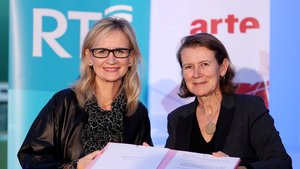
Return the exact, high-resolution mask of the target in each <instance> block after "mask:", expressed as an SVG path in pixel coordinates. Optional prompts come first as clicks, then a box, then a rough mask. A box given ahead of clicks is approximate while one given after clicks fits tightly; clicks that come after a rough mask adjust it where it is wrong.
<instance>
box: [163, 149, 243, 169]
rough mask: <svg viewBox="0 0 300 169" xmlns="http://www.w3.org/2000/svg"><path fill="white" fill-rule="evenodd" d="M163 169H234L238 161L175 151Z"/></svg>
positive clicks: (232, 158)
mask: <svg viewBox="0 0 300 169" xmlns="http://www.w3.org/2000/svg"><path fill="white" fill-rule="evenodd" d="M172 156H173V157H172V159H171V160H170V161H169V162H168V164H167V165H166V167H164V168H165V169H234V168H236V167H237V166H238V164H239V162H240V159H239V158H235V157H214V156H212V155H209V154H201V153H192V152H186V151H176V152H175V154H174V155H172Z"/></svg>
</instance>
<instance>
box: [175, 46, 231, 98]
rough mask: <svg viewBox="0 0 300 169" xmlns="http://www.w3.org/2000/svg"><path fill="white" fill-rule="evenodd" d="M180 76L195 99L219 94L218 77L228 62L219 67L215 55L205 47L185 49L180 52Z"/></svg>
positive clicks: (222, 74) (223, 72) (224, 70)
mask: <svg viewBox="0 0 300 169" xmlns="http://www.w3.org/2000/svg"><path fill="white" fill-rule="evenodd" d="M181 60H182V76H183V79H184V81H185V83H186V86H187V88H188V90H189V91H190V92H191V93H193V94H194V95H195V96H197V97H202V96H210V95H212V94H214V93H216V92H220V87H219V83H220V77H221V76H224V75H225V73H226V70H227V67H228V62H227V60H226V59H224V61H223V63H222V64H221V65H219V64H218V63H217V60H216V59H215V53H214V52H213V51H212V50H209V49H208V48H206V47H202V46H196V47H187V48H184V49H183V50H182V51H181Z"/></svg>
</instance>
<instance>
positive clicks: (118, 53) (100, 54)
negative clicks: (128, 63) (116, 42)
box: [90, 48, 132, 58]
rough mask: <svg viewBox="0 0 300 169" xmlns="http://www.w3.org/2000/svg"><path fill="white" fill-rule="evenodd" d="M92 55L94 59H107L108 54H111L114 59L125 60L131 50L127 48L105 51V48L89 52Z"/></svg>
mask: <svg viewBox="0 0 300 169" xmlns="http://www.w3.org/2000/svg"><path fill="white" fill-rule="evenodd" d="M90 51H91V52H92V53H93V56H94V57H95V58H107V57H108V55H109V54H110V52H112V53H113V55H114V57H116V58H127V57H128V56H129V55H130V52H131V51H132V49H129V48H116V49H107V48H93V49H91V50H90Z"/></svg>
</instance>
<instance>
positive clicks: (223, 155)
mask: <svg viewBox="0 0 300 169" xmlns="http://www.w3.org/2000/svg"><path fill="white" fill-rule="evenodd" d="M212 155H213V156H215V157H229V155H227V154H225V153H223V152H222V151H218V152H213V153H212ZM237 169H247V168H246V167H244V166H238V167H237Z"/></svg>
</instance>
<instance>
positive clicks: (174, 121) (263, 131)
mask: <svg viewBox="0 0 300 169" xmlns="http://www.w3.org/2000/svg"><path fill="white" fill-rule="evenodd" d="M197 104H198V103H197V100H196V99H195V101H194V102H192V103H189V104H186V105H183V106H181V107H179V108H177V109H175V110H174V111H172V112H171V113H170V114H169V115H168V133H169V136H168V139H167V141H166V145H165V147H167V148H171V149H176V150H183V151H189V150H190V149H189V148H190V143H191V139H192V138H191V133H192V129H193V120H194V118H193V117H194V112H195V108H196V106H197ZM220 115H221V117H222V119H221V117H219V119H218V123H221V122H222V121H223V122H224V123H228V124H225V125H228V127H229V129H228V133H227V134H226V133H225V134H220V135H219V134H218V133H219V132H220V130H218V131H216V132H217V133H215V135H216V136H215V145H214V147H218V149H216V148H214V149H215V150H216V151H222V152H224V153H226V154H227V155H229V156H231V157H240V158H241V161H242V164H248V163H249V164H251V166H253V168H256V169H290V168H292V160H291V158H290V156H289V155H288V154H287V152H286V150H285V148H284V145H283V144H282V141H281V138H280V136H279V133H278V131H277V130H276V128H275V126H274V120H273V118H272V117H271V115H270V114H269V110H268V109H267V108H266V106H265V104H264V101H263V99H262V98H261V97H258V96H251V95H236V94H232V95H223V99H222V103H221V110H220ZM223 115H224V116H223ZM228 116H229V117H228ZM230 116H232V120H230ZM225 117H228V120H224V119H223V118H225ZM230 121H231V123H230ZM229 123H230V124H229ZM220 125H221V124H217V127H218V128H219V126H220ZM222 126H224V125H222ZM223 131H224V132H225V130H223ZM242 164H241V165H242Z"/></svg>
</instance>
